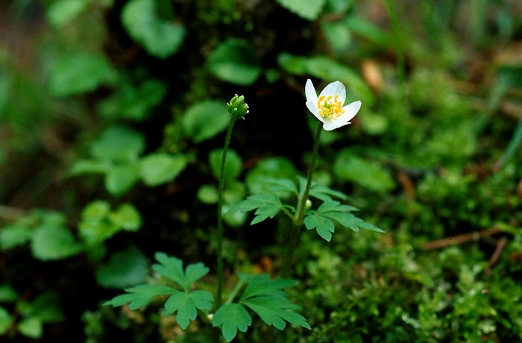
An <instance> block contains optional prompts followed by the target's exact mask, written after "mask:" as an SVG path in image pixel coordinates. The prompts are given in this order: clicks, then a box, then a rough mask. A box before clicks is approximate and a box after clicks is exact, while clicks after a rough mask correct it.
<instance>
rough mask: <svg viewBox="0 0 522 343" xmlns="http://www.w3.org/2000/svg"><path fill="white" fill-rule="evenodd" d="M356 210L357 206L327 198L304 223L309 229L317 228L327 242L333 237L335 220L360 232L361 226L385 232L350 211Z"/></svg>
mask: <svg viewBox="0 0 522 343" xmlns="http://www.w3.org/2000/svg"><path fill="white" fill-rule="evenodd" d="M356 210H357V209H356V208H355V207H352V206H348V205H342V204H341V203H340V202H338V201H335V200H327V201H325V202H324V203H323V204H322V205H321V206H319V208H318V209H317V211H310V212H311V213H310V214H308V215H307V216H306V217H305V218H304V223H305V226H306V228H307V229H308V230H312V229H315V230H316V231H317V234H318V235H319V236H321V237H322V238H323V239H324V240H325V241H327V242H330V240H331V239H332V233H333V232H334V221H336V222H337V223H339V224H340V225H342V226H344V227H347V228H349V229H351V230H353V231H355V232H359V228H362V229H365V230H370V231H376V232H384V231H383V230H381V229H380V228H378V227H376V226H374V225H372V224H370V223H367V222H365V221H364V220H362V219H360V218H358V217H356V216H354V215H353V214H352V213H350V212H351V211H356Z"/></svg>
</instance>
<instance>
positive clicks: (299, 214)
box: [294, 123, 323, 226]
mask: <svg viewBox="0 0 522 343" xmlns="http://www.w3.org/2000/svg"><path fill="white" fill-rule="evenodd" d="M321 132H323V123H319V125H318V126H317V131H316V132H315V137H314V148H313V150H312V160H311V161H310V166H309V167H308V174H307V175H306V187H305V190H304V192H303V194H300V196H299V199H298V201H297V210H296V211H295V218H294V224H296V225H298V226H301V225H302V224H303V218H304V214H305V208H306V200H308V193H310V186H311V185H312V179H313V176H314V170H315V160H316V158H317V152H318V151H319V138H320V137H321Z"/></svg>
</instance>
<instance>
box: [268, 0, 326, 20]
mask: <svg viewBox="0 0 522 343" xmlns="http://www.w3.org/2000/svg"><path fill="white" fill-rule="evenodd" d="M325 1H326V0H313V1H310V0H277V2H279V3H280V4H281V5H282V6H283V7H285V8H287V9H288V10H290V11H292V12H294V13H296V14H297V15H298V16H300V17H301V18H304V19H308V20H315V19H317V17H318V16H319V13H321V9H322V8H323V6H324V3H325Z"/></svg>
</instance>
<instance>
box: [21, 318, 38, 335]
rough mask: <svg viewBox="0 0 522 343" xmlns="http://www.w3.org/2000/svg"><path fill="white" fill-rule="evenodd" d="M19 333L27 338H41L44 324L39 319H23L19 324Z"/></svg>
mask: <svg viewBox="0 0 522 343" xmlns="http://www.w3.org/2000/svg"><path fill="white" fill-rule="evenodd" d="M17 329H18V331H19V332H20V333H21V334H22V335H24V336H27V337H31V338H40V337H42V332H43V323H42V321H41V320H39V319H38V318H28V319H23V320H21V321H20V322H18V325H17Z"/></svg>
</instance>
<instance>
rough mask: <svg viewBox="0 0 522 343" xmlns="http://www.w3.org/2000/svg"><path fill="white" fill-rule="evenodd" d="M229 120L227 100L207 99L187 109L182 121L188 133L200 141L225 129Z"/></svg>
mask: <svg viewBox="0 0 522 343" xmlns="http://www.w3.org/2000/svg"><path fill="white" fill-rule="evenodd" d="M229 120H230V114H229V113H228V111H227V106H226V104H225V102H223V101H218V100H210V99H207V100H202V101H200V102H198V103H196V104H194V105H192V106H191V107H190V108H189V109H187V112H186V113H185V115H184V116H183V121H182V123H183V129H184V131H185V133H186V135H187V136H189V137H190V138H192V140H194V142H196V143H200V142H202V141H205V140H207V139H209V138H212V137H214V136H216V135H217V134H219V133H220V132H222V131H223V130H225V129H226V127H227V125H228V122H229Z"/></svg>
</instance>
